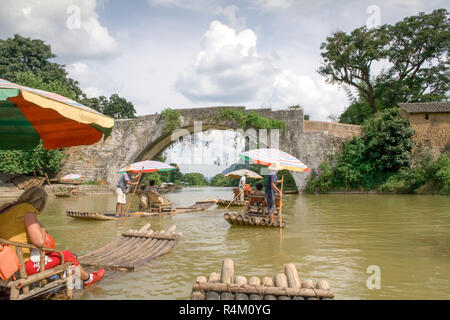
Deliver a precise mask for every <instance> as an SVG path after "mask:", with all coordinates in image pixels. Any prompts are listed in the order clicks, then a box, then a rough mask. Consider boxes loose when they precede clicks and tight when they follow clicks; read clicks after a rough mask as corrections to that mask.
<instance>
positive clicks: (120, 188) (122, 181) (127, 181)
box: [116, 167, 139, 217]
mask: <svg viewBox="0 0 450 320" xmlns="http://www.w3.org/2000/svg"><path fill="white" fill-rule="evenodd" d="M132 171H133V168H131V167H127V168H126V169H125V172H124V173H122V175H121V176H120V178H119V181H118V182H117V186H116V194H117V204H116V217H118V216H119V208H120V212H121V213H120V215H121V216H123V212H124V210H125V204H126V203H127V190H128V186H129V185H134V186H135V185H137V184H138V183H139V180H138V181H137V182H131V177H130V175H129V174H128V173H129V172H132ZM133 178H136V177H133Z"/></svg>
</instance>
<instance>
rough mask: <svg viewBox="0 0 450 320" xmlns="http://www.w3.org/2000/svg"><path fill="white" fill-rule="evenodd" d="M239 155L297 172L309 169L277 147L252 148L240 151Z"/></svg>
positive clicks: (265, 164)
mask: <svg viewBox="0 0 450 320" xmlns="http://www.w3.org/2000/svg"><path fill="white" fill-rule="evenodd" d="M240 156H241V157H244V158H246V159H250V160H251V161H253V162H254V163H257V164H261V165H264V166H271V165H273V164H278V165H279V167H280V169H281V170H283V169H285V170H291V171H297V172H303V171H309V168H308V166H307V165H306V164H304V163H303V162H301V161H300V160H298V159H297V158H295V157H294V156H292V155H290V154H289V153H287V152H284V151H281V150H278V149H269V148H267V149H254V150H249V151H245V152H242V153H241V154H240Z"/></svg>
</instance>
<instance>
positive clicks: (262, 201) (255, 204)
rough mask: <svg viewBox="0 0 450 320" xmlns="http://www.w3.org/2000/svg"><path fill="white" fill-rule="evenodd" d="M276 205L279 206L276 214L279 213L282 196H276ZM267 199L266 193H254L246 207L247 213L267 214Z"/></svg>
mask: <svg viewBox="0 0 450 320" xmlns="http://www.w3.org/2000/svg"><path fill="white" fill-rule="evenodd" d="M275 206H276V208H277V210H276V212H275V215H278V211H279V208H280V197H277V196H276V197H275ZM267 210H268V207H267V200H266V197H265V196H264V195H260V194H253V195H251V196H250V198H249V202H248V206H247V209H246V213H247V214H250V215H261V214H267Z"/></svg>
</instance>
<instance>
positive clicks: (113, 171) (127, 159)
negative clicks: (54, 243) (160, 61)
mask: <svg viewBox="0 0 450 320" xmlns="http://www.w3.org/2000/svg"><path fill="white" fill-rule="evenodd" d="M222 108H232V109H235V110H243V111H245V112H250V111H254V112H257V113H259V114H260V115H261V116H263V117H267V118H274V119H278V120H283V121H284V122H285V124H286V128H285V129H281V130H280V134H279V146H276V145H273V144H272V143H271V142H270V139H271V138H270V137H271V132H269V133H268V138H267V140H268V145H269V146H270V147H278V148H279V149H281V150H283V151H286V152H288V153H290V154H292V155H293V156H295V157H297V158H298V159H300V160H302V161H303V162H304V163H305V164H306V165H308V166H309V167H310V168H311V169H312V170H318V168H319V165H320V163H321V162H322V161H323V160H324V159H325V158H326V156H327V155H329V154H333V153H335V152H336V151H337V150H338V149H339V148H340V145H341V143H342V142H343V140H344V139H346V138H348V137H352V136H354V135H359V134H360V129H359V126H352V125H343V124H338V123H331V122H319V121H304V120H303V110H302V109H288V110H271V109H245V107H210V108H194V109H178V111H179V112H180V114H181V115H180V118H179V120H180V131H176V132H175V133H174V136H172V133H173V132H164V121H163V119H162V115H161V114H159V113H155V114H150V115H145V116H140V117H137V118H135V119H127V120H116V121H115V125H114V128H113V131H112V134H111V136H110V137H108V138H107V139H105V140H104V141H101V142H98V143H96V144H94V145H91V146H79V147H72V148H67V149H66V150H65V153H66V154H67V159H66V160H65V162H64V163H63V165H62V169H61V171H60V172H59V174H58V176H63V175H65V174H68V173H77V174H81V175H83V177H84V178H85V179H86V180H88V181H98V180H105V181H106V182H107V183H108V184H109V186H110V187H111V188H115V185H116V183H117V180H118V178H119V175H118V174H117V171H118V170H119V169H120V168H122V167H124V166H126V165H127V164H130V163H133V162H137V161H141V160H151V159H154V158H155V157H156V156H157V155H159V154H161V153H162V152H163V151H164V150H165V149H166V148H167V147H168V146H170V145H171V144H172V143H174V142H176V141H177V139H176V138H177V136H178V135H180V134H181V135H188V134H192V133H193V132H197V131H198V124H199V123H200V121H201V127H202V128H201V129H202V131H206V130H208V129H219V130H224V129H234V130H237V129H242V128H239V127H238V123H236V121H232V120H229V119H217V114H218V111H220V109H222ZM245 132H246V133H248V136H252V135H253V133H254V132H256V133H257V134H258V132H259V130H256V131H255V130H253V133H252V130H251V129H250V130H247V131H245ZM274 137H275V136H274ZM260 138H261V137H260ZM274 141H275V140H274ZM310 174H311V171H310V172H308V173H298V172H294V173H292V175H293V177H294V179H295V181H296V184H297V187H298V188H299V190H300V191H301V190H303V188H304V187H305V182H306V180H307V178H308V177H309V175H310Z"/></svg>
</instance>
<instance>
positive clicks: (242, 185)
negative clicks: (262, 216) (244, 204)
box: [239, 173, 248, 201]
mask: <svg viewBox="0 0 450 320" xmlns="http://www.w3.org/2000/svg"><path fill="white" fill-rule="evenodd" d="M247 176H248V173H245V174H244V175H243V176H242V177H241V179H240V180H239V194H240V200H241V201H244V196H245V195H244V193H245V183H246V182H247Z"/></svg>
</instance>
